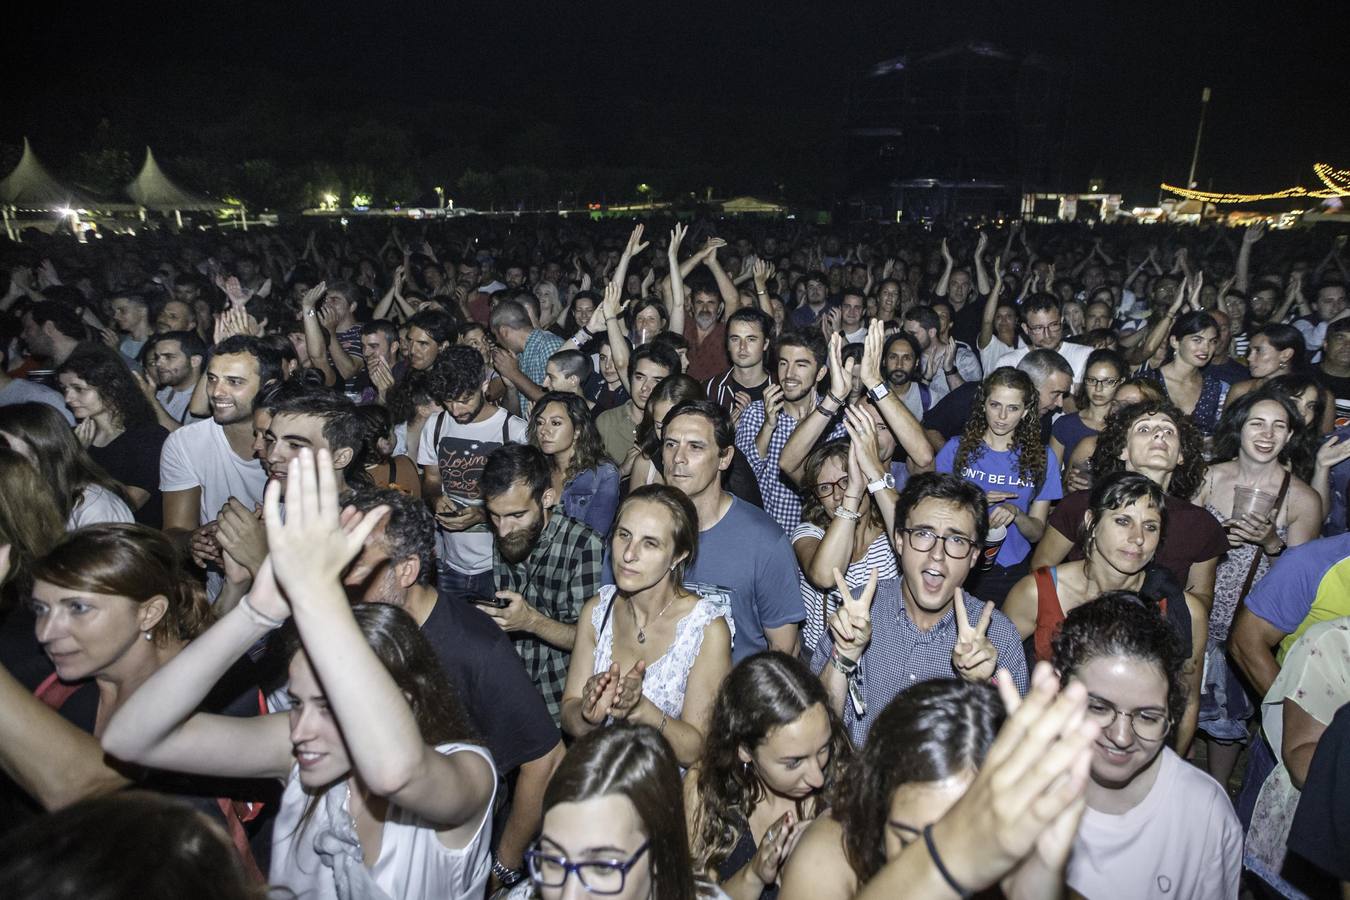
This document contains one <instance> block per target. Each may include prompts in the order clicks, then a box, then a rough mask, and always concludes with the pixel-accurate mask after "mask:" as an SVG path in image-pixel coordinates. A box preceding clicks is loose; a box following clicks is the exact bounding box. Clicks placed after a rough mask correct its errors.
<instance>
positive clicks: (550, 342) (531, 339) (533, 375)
mask: <svg viewBox="0 0 1350 900" xmlns="http://www.w3.org/2000/svg"><path fill="white" fill-rule="evenodd" d="M489 327H490V328H491V330H492V336H493V337H494V338H496V339H497V343H498V345H499V349H498V350H497V351H496V352H494V353H493V355H492V364H493V366H494V368H496V370H497V371H498V372H499V373H500V374H501V376H502V377H503V378H505V379H506V380H507V381H509V382H511V384H512V385H514V386H515V389H516V390H517V391H518V392H519V393H520V414H521V415H522V416H525V415H529V412H530V404H531V403H532V402H534V401H535V400H538V399H539V398H540V397H542V396H543V395H544V393H545V391H544V376H546V375H547V374H548V360H549V357H551V356H552V355H553V354H554V353H557V352H558V350H559V349H561V347H562V345H563V339H562V338H560V337H558V336H557V335H556V334H554V333H553V332H551V331H545V330H544V329H542V328H539V327H538V326H537V325H536V324H535V322H534V321H533V320H532V319H531V318H530V314H529V312H527V311H526V309H525V307H524V306H522V305H521V304H519V303H516V302H515V301H513V300H508V301H506V302H503V303H498V304H497V305H496V306H495V307H493V309H492V316H491V319H490V320H489ZM503 350H505V351H509V352H503ZM512 354H514V356H512Z"/></svg>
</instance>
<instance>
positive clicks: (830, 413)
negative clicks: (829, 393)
mask: <svg viewBox="0 0 1350 900" xmlns="http://www.w3.org/2000/svg"><path fill="white" fill-rule="evenodd" d="M830 399H834V398H830ZM815 411H816V412H818V413H820V414H821V415H823V416H825V417H827V418H831V419H832V418H834V417H835V416H836V415H838V413H839V407H838V406H836V407H835V408H834V409H826V408H825V401H824V400H821V401H820V402H819V403H817V404H816V410H815Z"/></svg>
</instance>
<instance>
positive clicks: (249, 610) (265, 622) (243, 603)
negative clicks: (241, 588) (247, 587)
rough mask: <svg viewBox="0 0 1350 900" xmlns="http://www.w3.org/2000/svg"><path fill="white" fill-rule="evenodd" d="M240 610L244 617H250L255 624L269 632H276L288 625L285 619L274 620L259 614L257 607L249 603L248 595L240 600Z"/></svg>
mask: <svg viewBox="0 0 1350 900" xmlns="http://www.w3.org/2000/svg"><path fill="white" fill-rule="evenodd" d="M239 608H240V609H242V610H243V611H244V615H246V616H248V617H249V619H250V620H251V621H252V622H253V624H255V625H258V626H260V627H262V628H266V629H267V630H268V631H275V630H277V629H278V628H280V627H281V626H282V625H285V624H286V620H285V619H274V618H272V617H271V616H269V615H267V614H265V613H261V612H259V611H258V608H257V607H255V606H254V605H253V604H252V603H249V602H248V595H247V594H245V595H244V596H243V597H240V598H239Z"/></svg>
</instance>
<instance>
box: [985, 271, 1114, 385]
mask: <svg viewBox="0 0 1350 900" xmlns="http://www.w3.org/2000/svg"><path fill="white" fill-rule="evenodd" d="M1022 335H1023V337H1025V338H1026V341H1027V346H1025V347H1021V348H1019V349H1017V350H1013V351H1012V352H1010V353H1005V354H1003V356H1002V357H1001V358H1000V359H999V360H998V365H999V366H1015V365H1017V364H1018V363H1019V362H1021V361H1022V357H1024V356H1026V355H1027V354H1028V353H1030V352H1031V351H1032V350H1053V351H1055V352H1056V353H1058V354H1059V355H1060V356H1062V357H1064V359H1065V361H1066V362H1068V364H1069V366H1070V367H1071V368H1072V369H1073V385H1074V387H1077V386H1078V385H1080V384H1082V383H1083V375H1084V373H1085V372H1086V371H1087V358H1088V357H1089V356H1091V355H1092V348H1091V347H1088V346H1086V345H1085V344H1070V343H1068V342H1067V341H1065V340H1064V315H1063V313H1062V312H1061V310H1060V304H1059V299H1058V298H1057V297H1055V296H1054V295H1053V294H1032V295H1031V296H1030V297H1028V298H1027V299H1026V301H1025V302H1023V304H1022Z"/></svg>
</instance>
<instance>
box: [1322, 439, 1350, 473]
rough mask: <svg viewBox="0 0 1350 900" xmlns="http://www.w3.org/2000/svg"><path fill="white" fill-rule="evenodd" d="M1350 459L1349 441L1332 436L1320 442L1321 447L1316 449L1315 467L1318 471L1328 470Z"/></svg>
mask: <svg viewBox="0 0 1350 900" xmlns="http://www.w3.org/2000/svg"><path fill="white" fill-rule="evenodd" d="M1347 459H1350V440H1346V439H1345V438H1342V437H1339V436H1337V435H1332V436H1331V437H1329V438H1327V439H1326V440H1325V441H1323V442H1322V446H1320V447H1318V448H1317V467H1318V468H1319V469H1330V468H1331V467H1332V466H1335V465H1337V464H1339V463H1342V462H1345V461H1346V460H1347Z"/></svg>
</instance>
